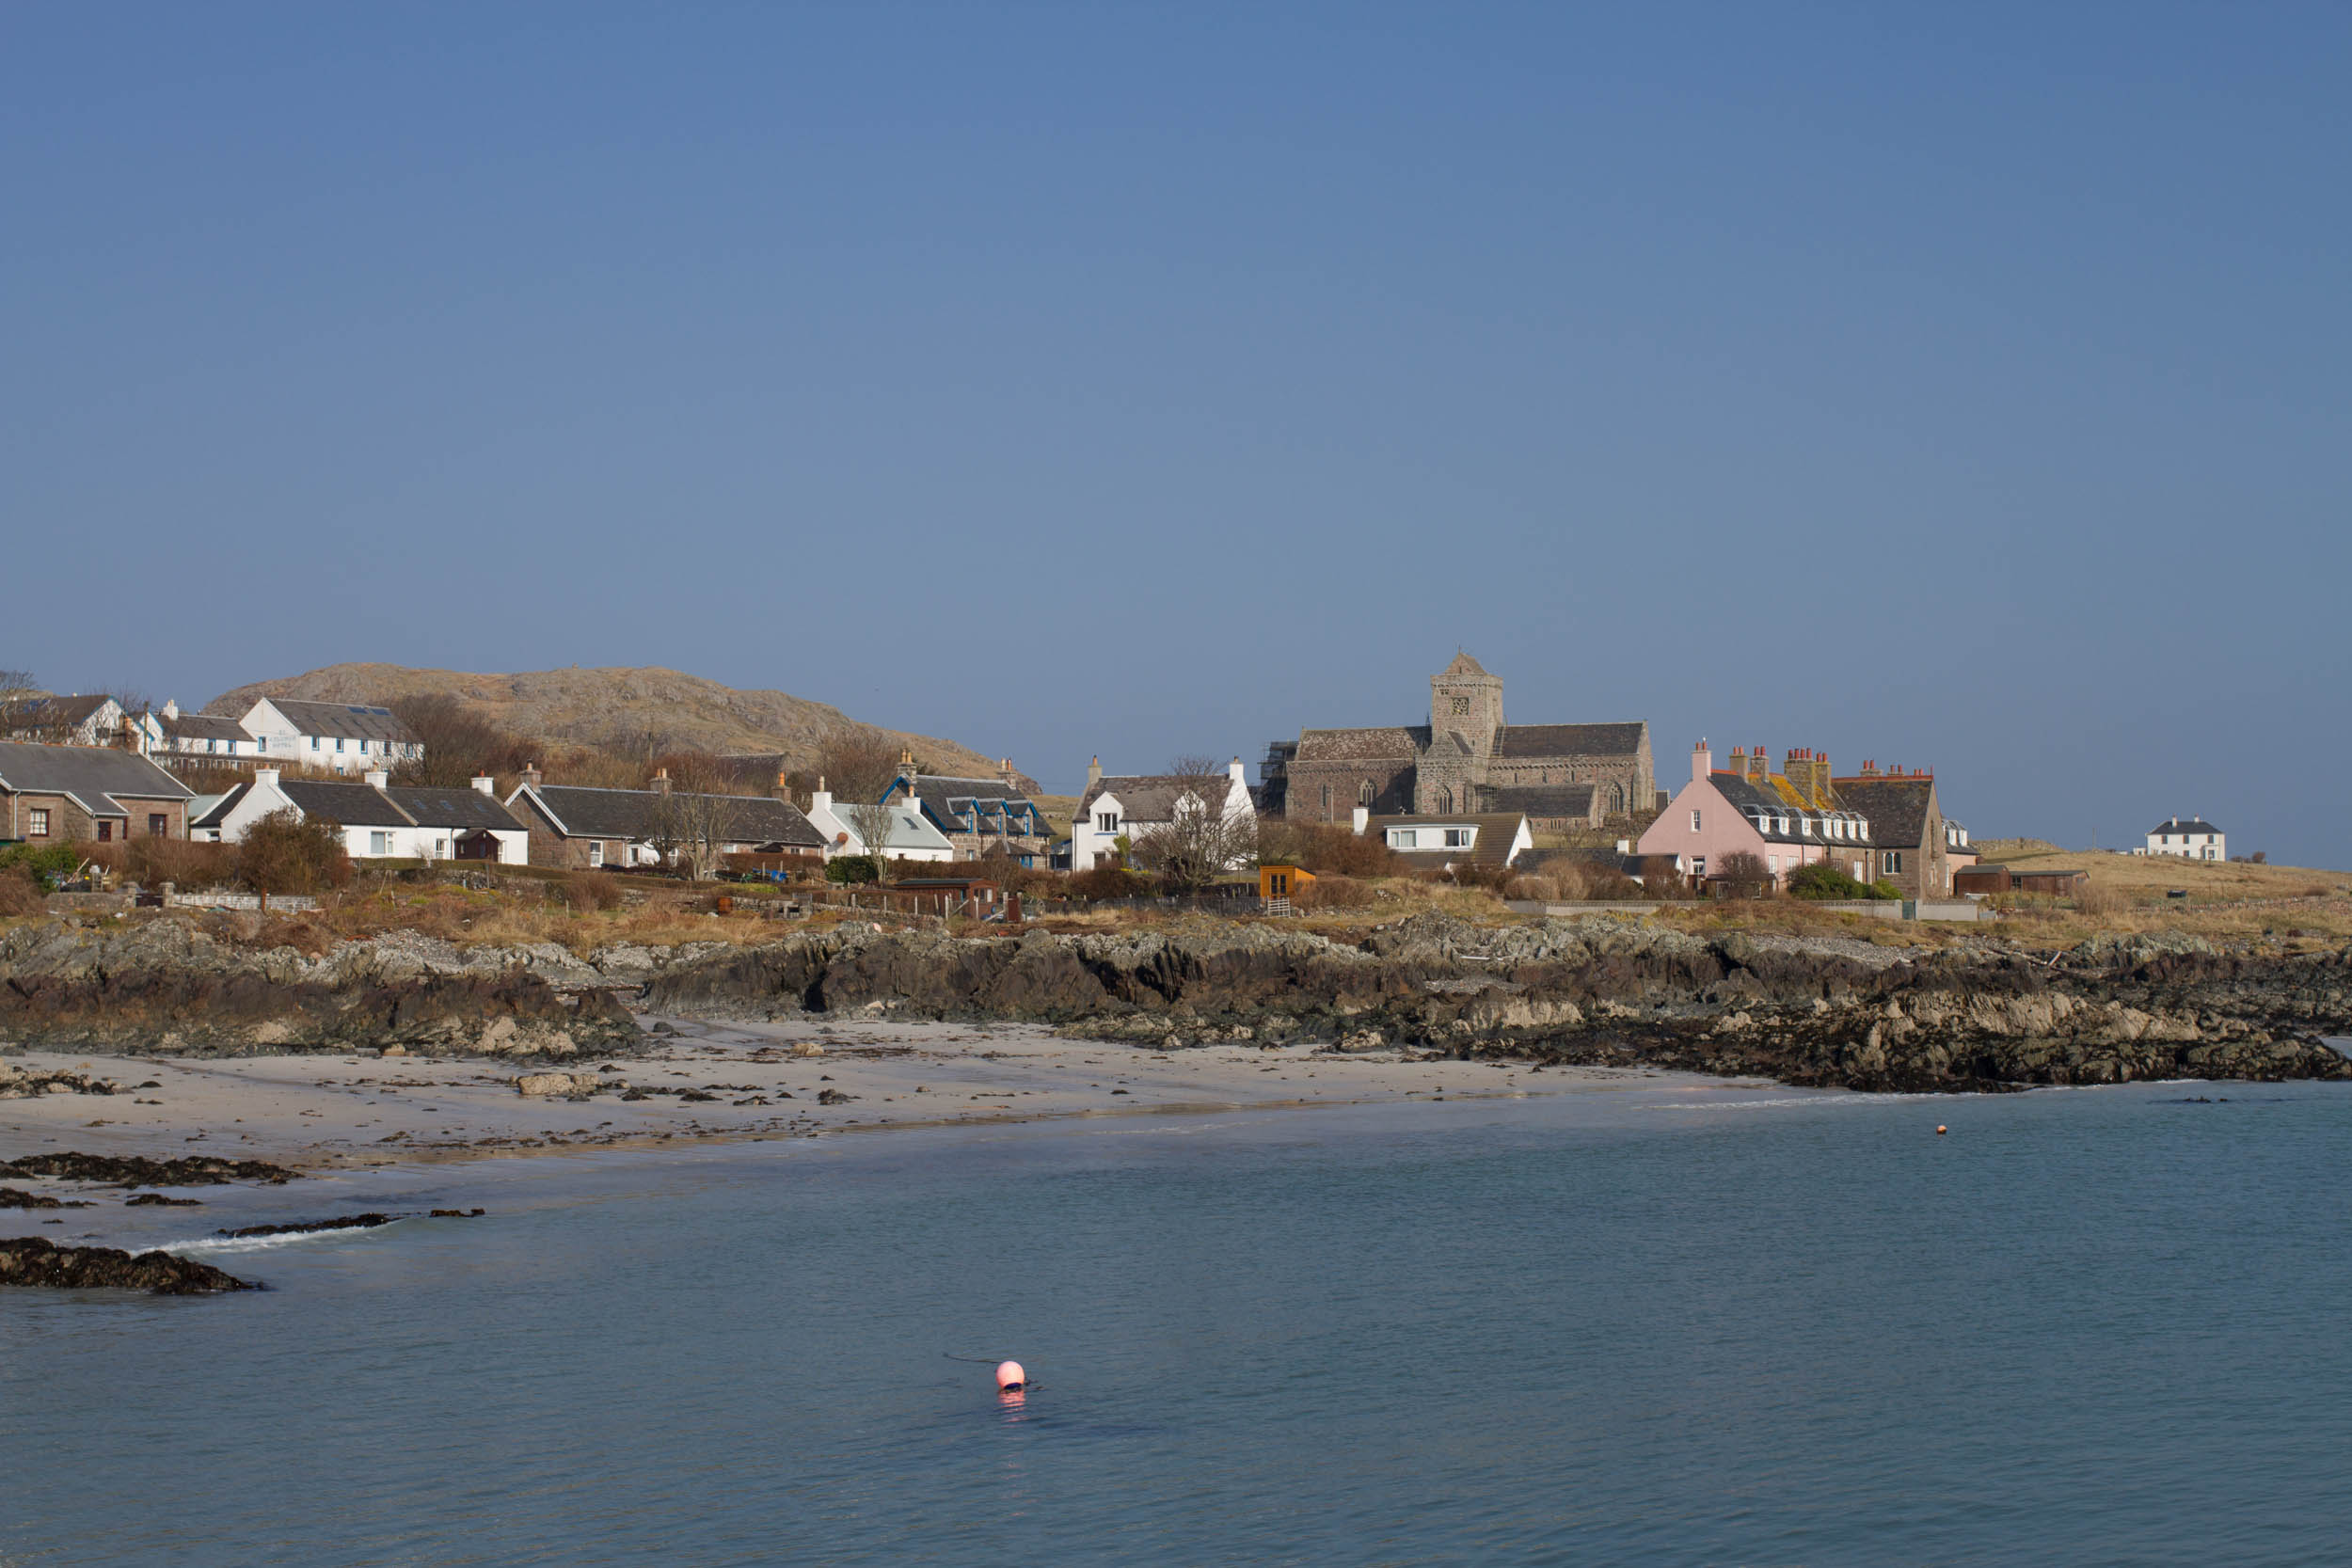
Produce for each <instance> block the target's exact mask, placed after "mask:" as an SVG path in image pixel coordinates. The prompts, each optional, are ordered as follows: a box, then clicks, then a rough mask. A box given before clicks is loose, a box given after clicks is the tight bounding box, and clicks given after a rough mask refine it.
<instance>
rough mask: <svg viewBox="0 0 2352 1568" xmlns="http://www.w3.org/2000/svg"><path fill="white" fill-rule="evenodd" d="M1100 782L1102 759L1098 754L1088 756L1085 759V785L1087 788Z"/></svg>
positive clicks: (1101, 777)
mask: <svg viewBox="0 0 2352 1568" xmlns="http://www.w3.org/2000/svg"><path fill="white" fill-rule="evenodd" d="M1102 782H1103V759H1102V758H1101V757H1099V756H1097V757H1089V759H1088V760H1087V787H1088V788H1089V789H1092V788H1093V787H1094V786H1095V785H1096V784H1101V783H1102Z"/></svg>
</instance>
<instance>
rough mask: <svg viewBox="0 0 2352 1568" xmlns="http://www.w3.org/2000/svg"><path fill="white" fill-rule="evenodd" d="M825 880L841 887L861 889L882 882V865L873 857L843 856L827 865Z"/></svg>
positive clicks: (828, 862)
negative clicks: (867, 884) (860, 887)
mask: <svg viewBox="0 0 2352 1568" xmlns="http://www.w3.org/2000/svg"><path fill="white" fill-rule="evenodd" d="M825 880H827V881H829V882H832V883H834V885H836V886H839V887H859V886H863V885H864V884H866V883H867V882H879V881H881V880H882V863H881V862H880V861H877V860H876V859H875V858H874V857H873V856H871V855H843V856H841V857H839V858H838V859H835V860H829V861H827V862H826V863H825Z"/></svg>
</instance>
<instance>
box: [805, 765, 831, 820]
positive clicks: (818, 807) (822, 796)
mask: <svg viewBox="0 0 2352 1568" xmlns="http://www.w3.org/2000/svg"><path fill="white" fill-rule="evenodd" d="M808 809H809V814H810V815H811V816H815V815H816V814H817V813H818V812H820V811H831V810H833V791H832V790H830V789H827V788H826V787H825V776H824V775H823V774H822V773H819V774H818V775H817V788H816V791H815V792H814V793H813V794H811V795H810V796H809V798H808Z"/></svg>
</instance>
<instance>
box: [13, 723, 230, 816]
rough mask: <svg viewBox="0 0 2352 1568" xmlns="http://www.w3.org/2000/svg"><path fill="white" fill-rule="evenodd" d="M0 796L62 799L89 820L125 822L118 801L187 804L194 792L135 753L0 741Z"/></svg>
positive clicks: (127, 812) (126, 813)
mask: <svg viewBox="0 0 2352 1568" xmlns="http://www.w3.org/2000/svg"><path fill="white" fill-rule="evenodd" d="M0 792H5V793H10V794H26V793H30V794H37V795H62V796H65V797H66V798H67V799H68V800H72V801H74V802H75V803H76V804H78V805H79V806H81V807H82V809H83V810H85V811H87V812H88V813H89V814H90V815H91V816H129V815H130V809H129V808H128V807H126V806H124V805H122V804H121V801H122V800H193V799H195V797H196V791H194V790H192V789H190V788H189V787H188V786H187V785H186V784H182V783H181V782H180V781H179V780H177V779H175V778H173V777H172V776H171V775H170V774H168V773H167V772H165V771H164V770H163V769H162V768H158V767H156V766H155V765H154V764H153V763H151V762H150V761H148V760H147V759H146V758H145V757H143V756H140V755H139V754H138V753H137V752H118V751H115V750H113V749H112V748H110V747H103V746H39V745H34V744H31V743H29V742H24V741H0Z"/></svg>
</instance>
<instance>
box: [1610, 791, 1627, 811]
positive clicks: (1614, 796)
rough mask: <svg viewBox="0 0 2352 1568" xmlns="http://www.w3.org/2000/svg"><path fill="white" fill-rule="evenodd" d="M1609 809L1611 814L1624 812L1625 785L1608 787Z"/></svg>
mask: <svg viewBox="0 0 2352 1568" xmlns="http://www.w3.org/2000/svg"><path fill="white" fill-rule="evenodd" d="M1609 809H1610V810H1611V811H1612V812H1623V811H1624V810H1625V785H1623V784H1611V785H1610V786H1609Z"/></svg>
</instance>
